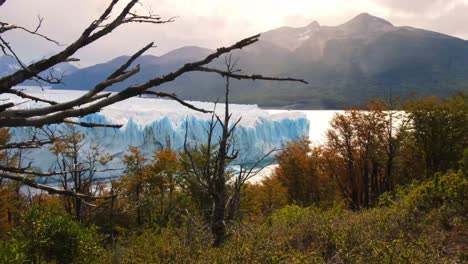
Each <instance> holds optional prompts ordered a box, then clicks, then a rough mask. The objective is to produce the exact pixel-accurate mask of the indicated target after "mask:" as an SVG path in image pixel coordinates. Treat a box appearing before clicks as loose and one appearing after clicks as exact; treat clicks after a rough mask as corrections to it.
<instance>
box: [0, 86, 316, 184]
mask: <svg viewBox="0 0 468 264" xmlns="http://www.w3.org/2000/svg"><path fill="white" fill-rule="evenodd" d="M22 89H27V92H28V93H29V94H31V95H34V96H37V97H42V98H47V99H49V100H54V101H58V102H63V101H65V100H70V99H73V98H77V97H79V96H80V95H82V94H83V93H84V92H83V91H71V90H47V89H39V88H31V87H27V88H22ZM0 99H7V100H9V101H12V102H14V103H17V104H19V105H18V107H21V108H31V107H37V106H39V105H42V104H41V103H36V102H30V101H26V100H24V99H21V98H18V97H15V96H11V95H8V96H6V95H1V96H0ZM190 103H191V104H193V105H195V106H196V107H198V108H202V109H206V110H213V109H216V110H215V111H216V113H217V114H218V115H220V116H222V115H223V111H224V105H223V104H217V105H215V104H213V103H209V102H190ZM230 110H231V112H232V115H233V117H232V120H234V121H235V120H237V119H238V118H241V121H240V123H239V126H238V127H237V129H236V130H235V145H234V147H235V148H236V150H238V151H239V157H238V159H236V161H235V162H234V164H233V165H240V164H249V163H252V162H254V161H255V160H257V159H258V158H259V157H262V156H263V155H264V154H265V153H267V152H269V151H271V150H273V149H277V150H278V149H281V147H282V146H283V145H284V144H285V143H287V142H289V141H293V140H298V139H301V138H303V137H307V136H308V135H309V131H310V122H309V120H308V119H307V115H306V114H305V113H302V112H298V111H268V110H263V109H260V108H259V107H258V106H257V105H236V104H232V105H230ZM210 118H211V114H204V113H201V112H197V111H194V110H192V109H189V108H187V107H184V106H182V105H180V104H179V103H178V102H175V101H171V100H163V99H155V98H142V97H135V98H130V99H128V100H126V101H123V102H119V103H117V104H114V105H111V106H108V107H106V108H104V109H103V110H102V111H101V112H99V113H97V114H91V115H88V116H85V117H83V118H80V119H79V121H83V122H90V123H103V124H122V125H123V126H122V127H121V128H119V129H116V128H86V127H76V129H77V131H79V132H81V133H82V134H83V135H84V136H85V138H86V139H87V140H86V142H87V143H86V144H87V147H89V146H91V145H99V146H100V147H101V148H102V149H103V150H104V151H105V152H107V153H109V154H111V155H113V156H114V159H113V161H112V162H111V163H110V164H109V165H108V166H109V167H113V168H123V164H122V158H123V156H124V155H125V154H127V153H128V146H134V147H138V148H139V150H140V151H141V152H142V153H143V155H145V156H146V157H147V158H151V157H152V154H153V153H154V152H155V151H160V150H162V149H164V148H171V149H173V150H176V151H182V150H183V147H184V140H185V136H186V134H187V143H188V144H189V145H192V146H193V145H200V144H204V143H205V142H206V140H207V133H206V129H207V127H208V125H209V122H210ZM63 127H64V125H52V126H50V129H51V130H56V131H58V130H62V129H63ZM220 132H221V127H220V126H218V127H217V128H216V129H215V132H214V138H215V139H217V138H218V137H219V135H220ZM34 133H36V129H35V128H13V129H11V134H12V140H11V141H13V142H15V141H21V140H27V139H30V138H31V136H32V135H34ZM84 151H86V148H84ZM25 157H26V158H27V159H29V160H30V162H31V166H32V167H36V168H38V169H41V170H43V171H45V170H54V169H55V165H54V164H55V163H56V162H55V156H54V155H53V154H52V153H50V151H49V150H48V148H42V149H36V150H28V152H27V153H26V155H25ZM109 174H110V173H105V175H104V174H103V175H102V176H103V177H104V176H105V177H113V176H118V175H119V174H121V171H120V172H119V171H117V172H115V171H114V172H112V174H113V175H109Z"/></svg>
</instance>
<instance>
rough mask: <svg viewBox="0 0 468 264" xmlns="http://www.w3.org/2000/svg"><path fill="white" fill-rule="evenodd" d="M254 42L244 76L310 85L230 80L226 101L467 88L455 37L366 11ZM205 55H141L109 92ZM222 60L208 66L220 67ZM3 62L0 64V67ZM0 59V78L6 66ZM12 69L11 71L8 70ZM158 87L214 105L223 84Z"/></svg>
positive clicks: (282, 103) (99, 69)
mask: <svg viewBox="0 0 468 264" xmlns="http://www.w3.org/2000/svg"><path fill="white" fill-rule="evenodd" d="M260 39H261V40H260V41H259V42H258V43H256V44H254V45H252V46H250V47H247V48H244V49H243V50H241V51H237V52H235V53H234V54H235V56H236V57H239V58H240V60H239V67H240V68H242V69H243V70H244V71H245V72H249V73H258V74H265V75H273V76H290V77H296V78H303V79H306V80H307V81H308V82H309V83H310V84H309V85H302V84H298V83H290V82H288V83H278V82H265V81H256V82H252V81H242V82H241V81H235V82H234V85H233V89H232V99H233V101H234V102H237V103H256V104H259V105H260V106H264V107H284V108H308V109H330V108H333V109H337V108H343V107H347V106H351V105H355V104H360V103H363V102H364V101H366V100H367V99H369V98H375V97H380V98H388V96H389V95H390V94H392V95H393V96H403V97H408V96H428V95H440V96H446V95H449V94H452V93H454V92H455V91H464V92H466V91H468V88H467V87H468V43H467V42H466V41H465V40H463V39H459V38H456V37H451V36H448V35H444V34H440V33H436V32H431V31H427V30H423V29H417V28H412V27H395V26H393V25H392V24H391V23H390V22H388V21H386V20H383V19H381V18H378V17H374V16H371V15H369V14H366V13H364V14H360V15H358V16H357V17H355V18H354V19H352V20H351V21H349V22H347V23H344V24H342V25H339V26H321V25H320V24H319V23H318V22H312V23H310V24H309V25H307V26H305V27H300V28H292V27H281V28H278V29H274V30H271V31H268V32H265V33H263V34H262V36H261V38H260ZM210 52H212V51H211V50H209V49H205V48H200V47H182V48H180V49H176V50H173V51H171V52H169V53H167V54H165V55H163V56H160V57H157V56H151V55H146V56H142V57H141V58H139V59H138V60H137V61H136V62H135V64H140V65H141V66H142V70H141V72H140V73H139V74H138V75H136V76H134V77H133V78H131V79H129V80H127V81H126V82H124V83H120V84H117V85H114V86H112V87H111V90H114V91H118V90H121V89H122V88H124V87H125V86H128V85H130V84H134V83H139V82H142V81H144V80H147V79H148V78H152V77H156V76H158V75H162V74H165V73H168V72H170V71H173V70H175V69H176V68H177V67H179V66H181V65H182V63H184V62H190V61H193V60H197V59H201V58H203V57H204V56H206V55H207V54H209V53H210ZM126 58H128V57H126V56H122V57H118V58H116V59H114V60H112V61H109V62H107V63H103V64H98V65H94V66H91V67H87V68H83V69H78V70H76V71H71V72H69V73H68V76H66V77H65V79H64V84H62V85H58V86H56V88H61V89H64V88H65V89H90V88H91V87H93V86H94V85H95V84H96V83H98V82H99V81H101V80H103V78H105V77H106V76H107V75H108V74H109V73H111V72H112V70H114V69H116V67H118V65H119V63H122V62H123V61H124V60H125V59H126ZM222 62H223V61H222V60H218V61H217V62H213V63H212V65H211V66H215V67H223V63H222ZM5 65H6V66H5ZM5 65H3V61H2V60H0V73H3V69H4V68H8V67H10V66H8V64H5ZM10 68H11V67H10ZM158 90H163V91H168V92H174V93H176V94H177V95H178V96H180V97H181V98H185V99H191V100H202V101H206V100H210V101H212V100H216V99H218V98H220V97H221V96H222V91H223V81H222V79H221V78H219V76H216V75H214V74H203V73H190V74H187V75H184V76H182V77H181V78H179V79H177V80H176V81H174V82H172V83H170V84H167V85H165V86H162V87H158Z"/></svg>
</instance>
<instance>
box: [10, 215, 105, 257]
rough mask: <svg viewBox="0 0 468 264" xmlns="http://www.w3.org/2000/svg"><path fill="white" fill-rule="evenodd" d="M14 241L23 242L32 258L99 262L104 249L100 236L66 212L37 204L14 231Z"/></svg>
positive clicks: (16, 242) (22, 247)
mask: <svg viewBox="0 0 468 264" xmlns="http://www.w3.org/2000/svg"><path fill="white" fill-rule="evenodd" d="M12 236H13V239H12V240H11V241H10V243H11V245H16V246H20V245H21V250H20V251H22V252H24V254H25V255H26V257H27V259H28V260H29V261H30V262H34V263H42V262H55V263H95V262H97V261H98V258H99V255H100V254H101V253H103V248H102V247H101V246H100V237H99V236H98V234H97V232H96V230H95V229H94V228H92V227H91V228H87V227H84V226H82V225H80V224H79V223H77V222H75V221H73V219H72V218H71V217H70V216H69V215H67V214H66V213H64V212H61V211H56V210H52V209H48V208H46V207H34V208H32V209H30V210H29V211H28V212H26V213H25V215H24V218H23V222H22V223H21V225H20V226H19V227H18V228H17V229H16V230H15V231H14V232H13V234H12Z"/></svg>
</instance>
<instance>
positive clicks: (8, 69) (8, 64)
mask: <svg viewBox="0 0 468 264" xmlns="http://www.w3.org/2000/svg"><path fill="white" fill-rule="evenodd" d="M23 63H24V62H23ZM20 68H21V66H20V65H19V63H18V62H17V61H16V59H15V58H13V57H12V56H6V55H3V56H0V77H1V76H5V75H8V74H11V73H14V72H15V71H17V70H19V69H20ZM78 69H79V68H78V67H76V66H74V65H72V64H70V63H67V62H64V63H59V64H57V65H55V66H54V67H53V68H52V69H51V70H52V71H47V72H43V73H41V74H40V75H41V76H43V77H47V76H50V75H51V74H52V76H55V77H61V76H68V75H70V74H73V73H75V72H76V71H77V70H78ZM22 85H37V82H34V81H26V82H25V83H23V84H22Z"/></svg>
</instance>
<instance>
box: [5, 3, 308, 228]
mask: <svg viewBox="0 0 468 264" xmlns="http://www.w3.org/2000/svg"><path fill="white" fill-rule="evenodd" d="M119 2H121V1H120V0H112V1H110V3H109V5H108V6H107V8H106V9H105V10H104V12H103V13H102V14H101V15H100V16H99V17H98V18H97V19H96V20H94V21H93V22H91V23H90V24H89V26H88V27H87V28H86V29H85V30H84V31H83V32H82V34H81V35H80V36H79V37H78V38H77V39H76V40H75V41H74V42H72V43H71V44H69V45H67V46H65V47H64V49H63V50H62V51H60V52H58V53H56V54H54V55H52V56H49V57H47V58H45V59H42V60H40V61H37V62H34V63H31V64H25V63H23V62H22V61H21V59H20V58H19V56H18V55H17V54H16V53H15V51H14V47H12V46H11V45H10V44H9V43H8V41H6V40H5V39H4V37H3V36H4V35H3V34H4V33H5V32H8V31H12V30H20V31H23V32H25V33H26V34H32V35H35V36H37V37H41V38H44V39H46V40H48V41H51V42H53V43H56V44H57V43H58V42H57V41H55V40H53V39H52V38H49V37H47V36H45V35H43V34H40V33H39V29H40V27H41V25H42V18H39V24H38V26H37V28H36V29H34V30H30V29H27V28H25V27H22V26H18V25H13V24H10V23H6V22H2V21H0V44H1V45H0V48H1V49H2V51H3V53H4V54H5V55H8V56H12V57H14V58H15V59H16V60H17V62H18V64H19V65H20V66H21V68H20V69H19V70H17V71H16V72H14V73H12V74H9V75H7V76H4V77H2V78H0V94H11V95H15V96H19V97H21V98H24V99H25V100H34V101H37V102H41V103H43V104H45V105H42V106H38V107H34V108H29V109H18V108H15V105H14V104H13V103H5V104H2V105H0V128H3V127H41V126H45V125H49V124H58V123H74V124H78V125H81V126H87V127H95V126H105V127H120V125H118V124H117V125H104V124H90V123H83V122H76V121H75V120H73V119H72V118H76V117H83V116H86V115H88V114H92V113H96V112H98V111H100V110H101V109H103V108H104V107H106V106H109V105H112V104H114V103H117V102H120V101H123V100H126V99H128V98H131V97H134V96H139V95H142V94H153V95H157V96H159V97H164V98H170V99H173V100H176V101H178V102H180V103H182V104H183V105H185V106H187V107H189V108H192V109H194V110H197V111H204V110H203V109H199V108H196V107H195V106H193V105H191V104H189V103H187V102H184V101H182V100H180V99H179V98H177V97H176V96H175V95H173V94H168V93H163V92H158V91H154V90H150V89H152V88H156V87H158V86H160V85H162V84H164V83H168V82H171V81H173V80H175V79H176V78H178V77H180V76H181V75H183V74H185V73H188V72H208V73H216V74H220V75H221V76H223V77H226V78H227V77H229V78H235V79H250V80H257V79H262V80H289V81H300V82H303V83H306V82H305V81H303V80H298V79H293V78H273V77H264V76H262V75H245V74H241V73H239V72H231V71H223V70H218V69H213V68H208V67H206V65H207V64H209V63H210V62H212V61H213V60H215V59H217V58H218V57H220V56H221V55H223V54H226V53H229V52H231V51H233V50H237V49H242V48H244V47H246V46H248V45H251V44H253V43H255V42H257V41H258V40H259V36H260V35H255V36H252V37H248V38H245V39H243V40H241V41H239V42H237V43H235V44H233V45H231V46H229V47H222V48H218V49H217V50H216V51H214V52H213V53H211V54H209V55H208V56H206V57H205V58H204V59H201V60H198V61H193V62H190V63H186V64H185V65H183V66H181V67H180V68H178V69H177V70H175V71H173V72H170V73H168V74H166V75H163V76H155V77H154V78H151V79H149V80H146V81H144V82H143V83H140V84H135V85H131V86H128V87H126V88H124V89H123V90H122V91H120V92H118V93H108V92H105V90H106V89H107V88H109V87H110V86H112V85H113V84H116V83H119V82H123V81H125V80H127V79H128V78H130V77H132V76H134V75H136V74H137V73H138V72H139V71H140V66H139V65H137V66H135V67H132V68H130V66H131V65H132V63H133V62H134V61H135V60H136V59H137V58H139V57H140V56H141V55H142V54H143V53H145V52H146V51H147V50H149V49H150V48H152V47H154V45H153V43H149V44H147V45H146V46H144V47H143V48H141V49H140V50H138V51H137V52H136V53H135V54H133V55H132V56H131V57H130V58H129V59H128V60H127V61H126V62H125V63H123V64H122V65H120V67H118V68H117V69H116V70H115V71H114V72H113V73H112V74H110V75H109V76H108V77H107V78H105V79H104V80H103V81H102V82H100V83H98V84H97V85H96V86H94V87H89V91H88V92H87V93H85V94H84V95H82V96H79V97H78V98H75V99H72V100H69V101H65V102H54V101H51V100H47V99H44V98H38V97H35V96H32V95H30V94H27V93H26V92H24V91H21V90H19V89H18V88H17V87H16V86H17V85H18V84H21V83H22V82H24V81H26V80H31V79H33V80H36V81H38V82H45V83H57V82H60V81H61V78H60V77H57V76H53V75H52V74H50V75H49V76H48V77H43V76H42V75H40V73H42V72H44V71H47V70H50V69H52V68H53V67H54V66H55V65H57V64H59V63H62V62H69V61H76V60H77V59H76V58H74V57H73V56H74V55H75V54H76V52H77V51H79V50H80V49H82V48H83V47H85V46H87V45H89V44H92V43H94V42H96V41H98V40H99V39H101V38H102V37H104V36H106V35H108V34H110V33H112V32H113V31H114V30H115V29H117V28H119V27H121V26H122V25H125V24H129V23H147V24H165V23H169V22H172V21H173V20H174V19H173V18H169V19H163V18H161V17H160V16H156V15H153V14H152V13H149V14H147V15H141V14H138V13H137V12H136V11H135V10H134V9H135V5H136V4H137V3H138V0H128V1H127V2H126V3H125V4H123V7H122V8H121V9H119V10H118V8H117V6H118V5H117V4H118V3H119ZM228 121H229V120H228ZM226 124H227V123H226ZM226 132H227V133H229V129H227V128H226ZM46 143H48V142H47V140H35V141H32V142H13V143H11V144H10V145H9V147H12V146H27V145H43V144H46ZM3 148H5V146H3ZM219 167H220V168H222V167H224V164H222V163H220V164H219ZM26 171H27V172H26ZM43 174H53V173H43ZM26 175H40V174H36V173H35V172H33V171H29V170H26V169H19V170H16V171H11V170H4V172H1V173H0V177H2V178H6V179H10V180H14V181H19V182H21V183H23V184H25V185H28V186H30V187H33V188H38V189H42V190H45V191H48V192H49V193H55V194H61V195H71V196H77V197H89V196H88V195H84V194H80V193H77V192H74V191H70V190H63V189H59V188H55V187H52V186H48V185H44V184H39V183H38V182H36V181H35V180H34V179H33V178H31V177H27V176H26ZM220 176H222V175H221V174H220ZM222 228H223V227H219V229H222Z"/></svg>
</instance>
